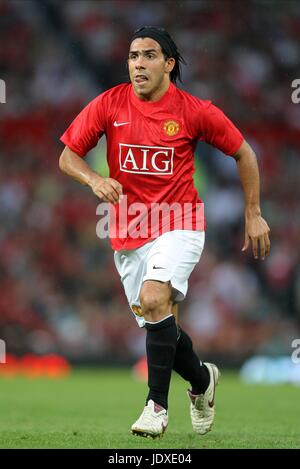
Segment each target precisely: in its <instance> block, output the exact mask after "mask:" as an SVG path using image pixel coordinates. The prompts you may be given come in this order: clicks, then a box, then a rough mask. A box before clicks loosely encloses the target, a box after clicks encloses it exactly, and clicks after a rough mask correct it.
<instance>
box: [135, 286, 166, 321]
mask: <svg viewBox="0 0 300 469" xmlns="http://www.w3.org/2000/svg"><path fill="white" fill-rule="evenodd" d="M140 302H141V307H142V311H143V313H144V317H145V319H146V320H147V319H148V320H149V321H160V320H161V319H162V317H164V316H165V315H166V313H167V311H168V300H167V298H166V297H165V296H164V295H160V294H159V293H157V292H156V293H151V292H144V293H141V296H140Z"/></svg>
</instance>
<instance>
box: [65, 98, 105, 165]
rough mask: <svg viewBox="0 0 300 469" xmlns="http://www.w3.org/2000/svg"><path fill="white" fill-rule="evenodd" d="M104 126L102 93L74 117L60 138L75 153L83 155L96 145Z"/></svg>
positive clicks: (103, 131)
mask: <svg viewBox="0 0 300 469" xmlns="http://www.w3.org/2000/svg"><path fill="white" fill-rule="evenodd" d="M105 128H106V118H105V105H104V99H103V95H100V96H97V98H95V99H93V101H91V102H90V103H89V104H88V105H87V106H86V107H85V108H84V109H83V110H82V111H81V112H80V113H79V114H78V116H77V117H75V119H74V120H73V122H72V123H71V125H70V126H69V127H68V128H67V130H66V131H65V133H64V134H63V135H62V136H61V137H60V140H61V141H62V142H63V143H64V144H65V145H67V146H68V147H69V148H70V149H71V150H72V151H74V152H75V153H76V154H77V155H79V156H81V157H84V156H85V155H86V154H87V153H88V152H89V151H90V150H91V149H92V148H94V147H95V146H96V145H97V143H98V140H99V139H100V138H101V137H102V135H103V134H104V133H105Z"/></svg>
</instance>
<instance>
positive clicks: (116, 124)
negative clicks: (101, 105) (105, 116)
mask: <svg viewBox="0 0 300 469" xmlns="http://www.w3.org/2000/svg"><path fill="white" fill-rule="evenodd" d="M127 124H130V122H117V121H115V122H114V126H115V127H120V126H121V125H127Z"/></svg>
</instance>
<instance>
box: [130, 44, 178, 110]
mask: <svg viewBox="0 0 300 469" xmlns="http://www.w3.org/2000/svg"><path fill="white" fill-rule="evenodd" d="M174 65H175V60H174V59H173V58H171V59H165V57H164V55H163V53H162V50H161V47H160V44H158V42H156V41H155V40H154V39H151V38H148V37H145V38H137V39H135V40H134V41H132V43H131V45H130V50H129V57H128V68H129V76H130V80H131V83H132V86H133V88H134V91H135V94H136V95H137V96H138V97H139V98H141V99H144V100H150V101H155V100H157V99H159V98H160V97H161V96H162V95H163V93H164V92H165V91H167V89H168V86H169V83H170V72H171V71H172V69H173V67H174Z"/></svg>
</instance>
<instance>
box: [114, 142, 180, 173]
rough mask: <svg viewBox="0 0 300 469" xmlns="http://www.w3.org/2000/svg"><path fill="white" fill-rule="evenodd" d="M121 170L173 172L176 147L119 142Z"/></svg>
mask: <svg viewBox="0 0 300 469" xmlns="http://www.w3.org/2000/svg"><path fill="white" fill-rule="evenodd" d="M119 148H120V153H119V162H120V170H121V171H124V172H126V173H138V174H160V175H162V176H165V175H168V174H173V156H174V148H168V147H150V146H146V145H127V144H125V143H120V144H119Z"/></svg>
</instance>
